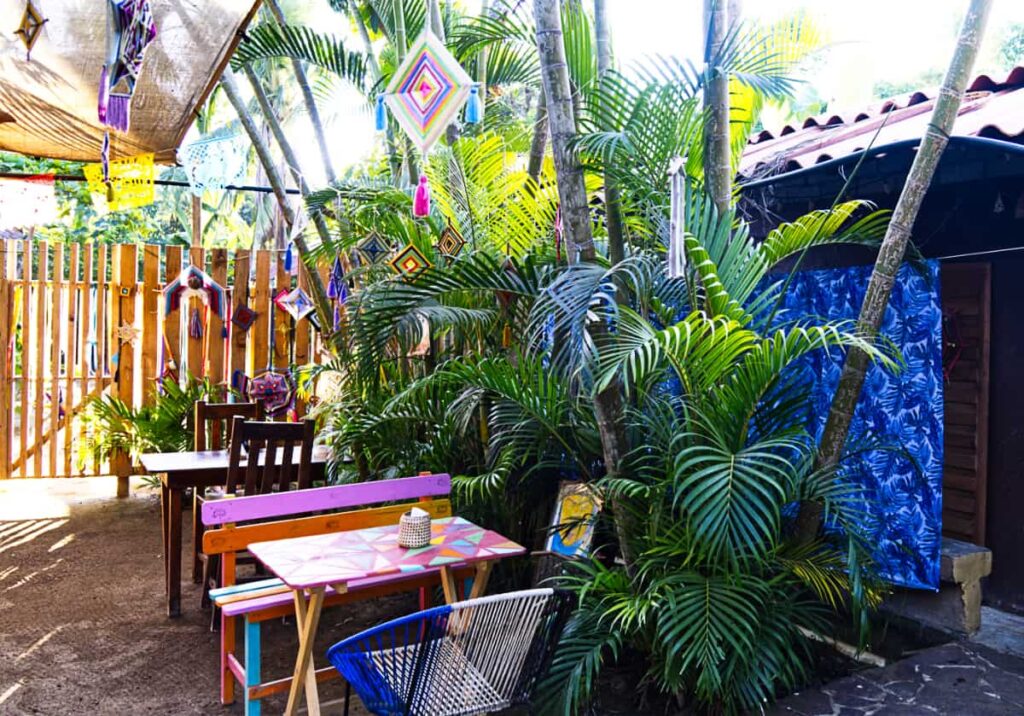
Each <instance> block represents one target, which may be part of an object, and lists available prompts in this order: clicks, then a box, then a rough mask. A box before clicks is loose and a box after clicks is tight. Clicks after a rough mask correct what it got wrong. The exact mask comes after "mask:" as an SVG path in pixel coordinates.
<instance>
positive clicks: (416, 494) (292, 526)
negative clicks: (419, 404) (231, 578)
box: [202, 474, 452, 554]
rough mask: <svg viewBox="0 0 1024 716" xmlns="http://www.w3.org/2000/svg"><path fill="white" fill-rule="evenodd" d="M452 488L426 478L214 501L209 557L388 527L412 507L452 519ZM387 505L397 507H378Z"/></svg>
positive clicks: (209, 513) (206, 513) (206, 516)
mask: <svg viewBox="0 0 1024 716" xmlns="http://www.w3.org/2000/svg"><path fill="white" fill-rule="evenodd" d="M451 485H452V481H451V477H449V476H448V475H445V474H439V475H422V476H419V477H403V478H399V479H396V480H378V481H375V482H357V483H353V484H350V485H334V486H332V487H314V488H312V489H309V490H300V491H292V492H277V493H273V494H270V495H254V496H251V497H250V496H248V493H246V497H234V498H229V499H224V500H210V501H207V502H205V503H204V504H203V506H202V521H203V524H204V525H205V526H206V527H207V529H206V531H205V532H204V533H203V552H205V553H206V554H224V553H228V552H238V551H240V550H244V549H246V548H248V546H249V545H250V544H252V543H253V542H265V541H268V540H275V539H284V538H286V537H306V536H309V535H316V534H325V533H328V532H342V531H345V530H355V529H362V528H364V527H382V526H384V525H390V524H395V523H397V522H398V519H399V517H400V516H401V515H402V513H403V512H405V511H407V510H408V509H409V508H410V507H419V508H420V509H422V510H425V511H426V512H427V513H428V514H429V515H430V517H431V519H440V518H442V517H451V514H452V506H451V502H449V500H448V495H449V493H450V492H451ZM385 502H386V503H395V504H388V505H387V506H384V507H376V506H374V505H380V504H381V503H385ZM353 507H361V508H364V509H358V510H352V509H350V508H353ZM346 509H347V510H349V511H347V512H338V511H337V510H346ZM313 512H321V513H323V512H326V513H327V514H317V515H311V514H310V513H313ZM257 520H260V521H259V522H255V521H257ZM254 522H255V523H254Z"/></svg>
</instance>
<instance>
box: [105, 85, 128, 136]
mask: <svg viewBox="0 0 1024 716" xmlns="http://www.w3.org/2000/svg"><path fill="white" fill-rule="evenodd" d="M131 104H132V96H131V95H130V94H114V93H113V92H111V93H110V97H109V99H108V100H107V119H106V121H105V122H104V124H106V125H107V126H108V127H111V128H113V129H116V130H118V131H120V132H127V131H128V125H129V123H130V121H131Z"/></svg>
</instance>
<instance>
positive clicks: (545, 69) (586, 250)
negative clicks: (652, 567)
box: [533, 0, 633, 572]
mask: <svg viewBox="0 0 1024 716" xmlns="http://www.w3.org/2000/svg"><path fill="white" fill-rule="evenodd" d="M533 12H534V19H535V22H536V26H537V50H538V53H539V55H540V66H541V76H542V78H543V81H544V93H545V94H546V95H547V98H548V122H549V124H550V127H551V149H552V152H553V154H554V158H555V171H556V175H557V180H558V195H559V198H560V200H561V205H562V221H563V223H564V226H565V233H566V236H567V237H568V241H567V247H566V248H567V250H568V253H569V258H570V261H574V260H577V259H576V258H575V255H576V254H577V253H578V255H579V258H578V260H580V261H594V260H596V258H597V254H596V251H595V250H594V238H593V234H592V232H591V227H590V211H589V209H588V206H587V189H586V185H585V184H584V181H583V168H582V167H581V166H580V163H579V161H578V160H577V158H576V155H575V153H574V152H573V151H572V147H571V143H572V140H573V138H574V137H575V135H576V120H575V117H574V116H573V104H572V87H571V86H570V84H569V69H568V66H567V65H566V61H565V45H564V41H563V37H562V15H561V8H560V7H559V0H534V3H533ZM592 332H593V335H594V340H595V342H597V343H598V344H601V343H602V342H603V341H604V340H605V339H606V338H607V337H608V333H607V327H606V326H605V325H604V323H603V322H598V323H597V324H595V326H594V327H593V329H592ZM593 402H594V415H595V417H596V418H597V427H598V430H599V432H600V434H601V448H602V452H603V453H604V464H605V470H606V471H607V474H608V475H609V476H615V475H617V474H618V473H619V468H620V465H621V463H622V458H623V456H624V455H625V454H626V452H627V446H626V434H625V430H624V424H625V421H624V420H623V405H622V388H621V385H620V384H619V383H618V382H617V381H616V382H613V383H612V384H611V385H610V386H609V387H608V388H606V389H605V390H603V391H601V392H600V393H597V394H596V395H595V396H594V401H593ZM612 509H613V510H614V512H615V525H616V532H617V535H618V538H619V549H620V550H621V551H622V557H623V559H624V560H625V562H626V569H627V570H628V571H630V572H632V565H633V555H632V550H631V548H630V543H629V534H630V533H631V529H630V522H631V516H632V513H631V512H630V511H629V509H628V508H627V506H626V505H624V504H622V502H621V501H620V500H616V501H614V502H613V504H612Z"/></svg>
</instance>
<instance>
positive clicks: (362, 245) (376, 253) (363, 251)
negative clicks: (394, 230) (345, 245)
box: [356, 231, 391, 264]
mask: <svg viewBox="0 0 1024 716" xmlns="http://www.w3.org/2000/svg"><path fill="white" fill-rule="evenodd" d="M356 251H358V252H359V255H360V256H362V257H363V258H364V259H366V261H367V262H368V263H371V264H377V263H380V262H381V261H383V260H384V259H386V258H387V256H388V254H390V253H391V244H390V243H389V242H388V241H386V240H385V239H384V237H383V236H381V235H380V234H378V233H377V232H376V231H371V232H370V233H369V235H368V236H367V237H366V238H365V239H363V240H362V241H360V242H359V244H357V245H356Z"/></svg>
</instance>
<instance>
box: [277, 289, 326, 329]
mask: <svg viewBox="0 0 1024 716" xmlns="http://www.w3.org/2000/svg"><path fill="white" fill-rule="evenodd" d="M274 305H275V306H277V307H278V308H280V309H281V310H282V311H284V312H285V313H287V314H288V315H289V316H291V317H292V318H294V319H295V320H296V321H301V320H302V319H303V318H305V317H306V316H308V315H309V314H311V313H312V312H313V311H315V310H316V305H315V304H314V303H313V299H311V298H310V297H309V294H307V293H306V292H305V291H303V290H302V289H301V288H295V289H292V290H291V291H289V290H288V289H281V292H280V293H278V294H277V295H276V296H274Z"/></svg>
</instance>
